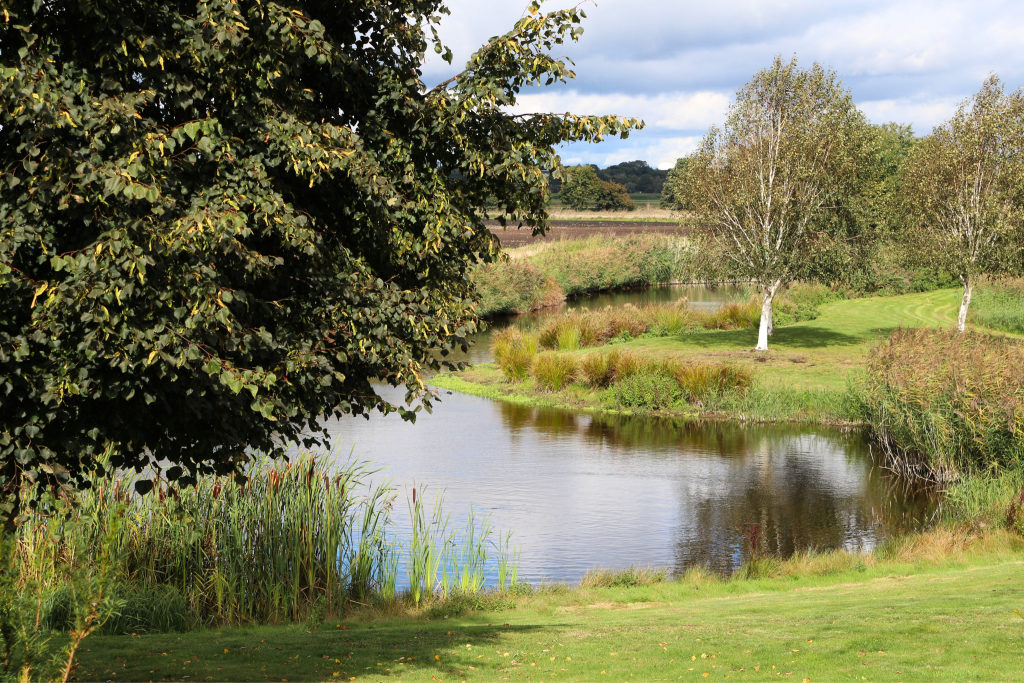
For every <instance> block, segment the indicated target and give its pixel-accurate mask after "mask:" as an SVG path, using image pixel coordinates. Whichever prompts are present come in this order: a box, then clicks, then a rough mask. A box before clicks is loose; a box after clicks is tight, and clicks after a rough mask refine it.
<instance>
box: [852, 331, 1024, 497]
mask: <svg viewBox="0 0 1024 683" xmlns="http://www.w3.org/2000/svg"><path fill="white" fill-rule="evenodd" d="M864 405H865V410H866V420H867V421H868V422H869V423H870V424H871V426H872V428H873V430H874V432H875V435H876V437H877V438H878V439H879V441H880V442H881V444H882V445H883V447H885V449H886V451H887V453H888V455H889V457H890V459H891V460H892V463H893V464H894V465H895V466H898V467H902V468H904V469H907V470H908V471H910V472H913V473H922V474H927V475H928V476H932V477H935V478H939V479H945V478H951V477H952V478H955V477H958V476H959V475H961V474H967V473H975V472H984V471H993V470H999V469H1003V468H1007V467H1013V466H1019V465H1021V464H1022V463H1024V348H1022V347H1021V345H1020V344H1019V343H1017V342H1015V341H1011V340H1008V339H1006V338H1003V337H996V336H993V335H986V334H979V333H973V332H966V333H964V334H958V333H957V332H955V331H953V330H942V331H936V330H931V329H919V330H905V329H899V330H896V331H895V332H893V333H892V334H891V335H890V337H889V339H888V340H887V341H885V342H884V343H882V344H880V345H879V346H877V347H875V348H874V349H872V351H871V354H870V356H869V359H868V367H867V379H866V382H865V385H864Z"/></svg>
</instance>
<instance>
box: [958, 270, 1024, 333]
mask: <svg viewBox="0 0 1024 683" xmlns="http://www.w3.org/2000/svg"><path fill="white" fill-rule="evenodd" d="M967 319H968V320H969V321H970V322H971V323H973V324H975V325H981V326H983V327H988V328H991V329H993V330H1002V331H1004V332H1012V333H1014V334H1024V278H1015V279H1011V280H1004V281H1002V282H992V283H985V284H983V285H981V286H979V287H978V290H977V291H976V292H975V294H974V296H973V297H972V299H971V307H970V309H968V315H967Z"/></svg>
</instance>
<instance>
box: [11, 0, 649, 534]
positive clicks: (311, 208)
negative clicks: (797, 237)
mask: <svg viewBox="0 0 1024 683" xmlns="http://www.w3.org/2000/svg"><path fill="white" fill-rule="evenodd" d="M447 13H448V11H447V9H446V8H445V6H444V4H443V2H442V0H395V1H393V2H387V3H379V2H375V1H372V0H348V1H343V2H327V1H326V0H304V1H303V2H297V1H289V0H278V1H276V2H257V3H238V2H233V1H232V0H208V1H205V2H196V1H195V0H193V1H191V2H189V1H187V0H177V1H176V0H170V1H169V2H161V3H153V2H144V1H143V0H122V1H120V2H116V3H115V2H100V3H96V2H87V1H86V0H52V1H50V2H45V3H41V2H38V1H33V0H7V1H5V2H4V4H3V16H2V17H0V22H2V23H0V231H2V238H0V487H2V488H3V490H4V492H5V493H6V494H11V493H14V492H16V491H17V490H18V489H19V487H20V486H22V484H23V483H25V482H26V481H36V480H41V481H43V482H46V483H50V484H57V483H60V482H63V481H67V480H68V479H72V480H75V479H77V478H78V477H79V476H80V475H81V474H82V473H83V472H84V471H86V470H88V469H89V468H93V467H95V466H96V463H97V459H98V458H100V456H104V457H106V458H109V463H110V464H111V465H112V466H114V467H119V468H125V467H134V468H136V469H141V468H143V467H145V466H151V467H156V468H158V469H160V468H161V467H163V468H166V469H164V471H163V474H162V476H165V477H166V478H168V479H170V480H178V481H180V482H182V483H188V482H190V481H191V480H194V478H195V477H196V476H198V475H200V474H204V473H211V472H219V473H229V472H237V471H239V469H240V467H241V466H242V463H243V462H244V460H245V458H246V450H247V449H249V448H255V449H261V450H265V451H279V449H280V448H281V447H282V444H284V443H287V442H289V441H294V440H302V441H304V442H305V443H307V444H310V441H309V440H310V439H311V438H313V437H314V436H315V435H316V434H318V433H324V432H323V431H322V430H323V421H324V420H325V419H326V418H329V417H332V416H343V415H364V414H367V412H368V411H370V410H374V409H376V410H380V411H383V412H389V411H398V412H400V413H401V414H402V415H403V416H404V417H406V418H409V419H411V418H413V417H414V413H415V411H416V410H419V407H420V406H417V407H415V408H413V404H415V403H416V402H417V401H419V402H420V404H421V405H422V406H423V407H426V408H427V409H429V407H430V394H429V393H428V392H427V391H426V389H425V387H424V385H423V383H422V381H421V377H420V373H421V371H422V370H423V369H424V368H437V367H438V361H437V360H435V357H434V355H433V353H432V351H434V350H436V349H438V348H440V349H442V350H443V351H442V353H447V352H448V351H449V350H451V349H453V348H455V347H459V346H464V345H465V344H466V336H467V335H468V334H469V333H471V332H473V331H474V330H475V329H476V328H475V323H474V309H473V306H474V302H473V291H472V288H471V284H470V280H469V277H468V273H469V269H470V268H471V267H472V266H473V265H474V264H476V263H478V262H489V261H493V260H494V259H496V258H498V256H499V251H498V245H497V243H496V241H495V240H494V239H493V237H492V236H491V234H490V232H489V231H488V229H487V228H486V227H485V226H484V223H483V219H484V212H483V208H482V207H483V206H484V204H485V203H486V202H487V201H496V202H497V203H498V205H499V207H500V209H501V212H502V213H503V215H505V216H507V217H508V218H509V219H510V220H512V221H520V222H522V223H525V224H526V225H527V226H529V227H531V228H533V229H534V230H535V231H536V232H543V231H544V230H545V227H546V213H545V210H544V191H545V185H546V181H545V178H544V173H543V171H544V170H549V171H553V172H555V173H557V172H558V170H557V169H558V168H559V167H560V166H559V160H558V157H557V154H556V152H555V147H556V146H557V145H558V144H560V143H563V142H567V141H597V140H600V139H601V138H602V137H604V136H608V135H616V134H619V135H623V136H625V135H626V134H627V133H628V131H629V130H630V129H631V128H634V127H637V126H639V125H642V124H640V123H639V122H637V121H636V120H633V119H629V120H626V119H622V118H618V117H590V116H575V115H572V114H564V115H552V114H544V113H536V114H519V115H512V114H509V113H508V110H509V107H510V106H511V105H513V104H514V103H515V101H516V97H517V95H518V94H519V92H520V91H521V89H522V88H524V87H528V86H532V85H544V84H551V83H553V82H558V81H564V80H566V79H568V78H572V77H573V76H574V74H573V72H572V71H571V70H570V69H569V67H568V66H567V65H566V63H565V62H563V61H560V60H558V59H556V58H554V57H552V56H551V55H550V54H549V52H548V51H549V50H550V49H551V48H553V47H554V46H556V45H558V44H560V43H563V42H565V41H574V40H577V39H578V38H579V36H580V34H581V33H582V31H583V29H582V28H581V26H580V22H581V20H582V19H583V18H584V16H585V15H584V13H583V12H581V11H579V10H578V9H568V10H560V11H554V12H547V13H545V12H542V11H541V8H540V4H539V3H538V2H534V3H533V4H531V5H530V6H529V8H528V10H527V11H526V12H524V15H523V18H522V19H521V20H520V21H519V22H518V23H517V24H516V25H515V27H514V28H513V29H512V30H511V31H510V32H509V33H506V34H504V35H501V36H497V37H495V38H492V39H491V40H490V41H488V43H487V44H486V45H484V46H483V47H482V48H480V50H478V51H477V52H476V53H475V54H474V55H473V56H472V57H471V58H470V60H469V62H468V63H467V64H466V66H465V69H464V70H463V71H462V72H461V73H459V74H458V75H456V76H454V77H453V78H451V79H450V80H448V81H446V82H444V83H441V84H439V85H437V86H436V87H433V88H428V87H426V86H425V84H424V83H423V81H422V80H421V74H422V65H423V62H424V59H425V56H426V54H427V51H428V50H431V49H433V50H434V51H435V52H437V53H440V54H442V55H443V56H444V57H445V58H446V59H448V60H449V61H450V59H451V53H450V51H449V50H447V48H445V47H444V46H443V45H442V44H441V43H440V42H439V40H438V38H437V33H436V25H437V24H438V22H439V21H440V20H441V18H442V16H443V15H444V14H447ZM374 378H377V379H379V380H382V381H384V382H387V383H389V384H391V385H394V386H401V385H404V386H405V387H406V388H407V390H408V393H407V396H406V398H407V403H406V405H397V406H396V405H391V404H389V403H388V402H386V401H385V400H383V399H382V398H381V397H380V396H379V395H378V394H377V393H376V392H375V391H374V387H373V385H372V384H371V379H374ZM168 465H169V466H168ZM141 488H142V489H145V485H143V486H142V487H141ZM7 500H8V507H7V509H6V512H7V514H8V516H11V515H13V514H16V512H17V509H16V506H17V504H18V502H17V499H16V497H15V498H14V499H13V502H10V501H11V500H12V499H11V498H10V495H8V498H7Z"/></svg>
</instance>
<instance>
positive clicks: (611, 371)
mask: <svg viewBox="0 0 1024 683" xmlns="http://www.w3.org/2000/svg"><path fill="white" fill-rule="evenodd" d="M618 358H619V353H618V351H611V352H609V353H591V354H588V355H586V356H584V357H583V359H582V360H581V361H580V379H581V380H582V381H583V383H584V384H586V385H587V386H590V387H594V388H595V389H606V388H608V386H609V385H610V384H611V383H612V381H613V380H614V379H615V364H616V362H617V361H618Z"/></svg>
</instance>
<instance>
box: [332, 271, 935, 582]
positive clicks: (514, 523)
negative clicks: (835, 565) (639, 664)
mask: <svg viewBox="0 0 1024 683" xmlns="http://www.w3.org/2000/svg"><path fill="white" fill-rule="evenodd" d="M673 294H674V295H675V296H677V297H678V296H680V295H685V294H682V290H681V288H680V289H679V290H677V291H676V292H674V293H673V292H671V291H669V292H649V293H647V294H646V296H648V297H656V296H663V297H666V299H664V300H668V296H671V295H673ZM692 294H693V292H692V291H691V292H689V295H691V296H692ZM618 296H621V295H618ZM714 296H717V297H718V300H719V301H721V296H722V294H721V293H719V294H717V295H714ZM609 299H610V300H608V299H606V300H605V301H602V302H600V303H598V302H593V301H591V302H589V303H591V304H593V305H596V306H603V305H609V304H614V303H615V300H614V299H611V298H610V297H609ZM705 300H706V301H708V300H710V301H709V303H713V299H712V295H707V296H706V297H705ZM620 301H621V299H620ZM633 301H635V299H633ZM577 305H578V304H577ZM481 356H482V354H481ZM382 391H383V392H384V393H385V395H386V396H387V397H388V398H389V399H390V400H392V401H399V400H401V398H402V396H403V395H404V393H403V391H400V390H392V389H390V388H388V387H385V388H383V389H382ZM442 399H443V402H442V403H441V404H440V405H437V406H436V407H435V410H434V413H433V414H432V415H426V414H422V413H421V415H420V417H419V419H418V421H417V423H416V424H415V425H412V424H408V423H405V422H403V421H402V420H401V419H400V418H399V417H397V416H394V415H392V416H388V417H381V416H379V415H374V416H372V417H371V418H370V419H369V420H362V419H349V420H341V421H334V422H332V423H331V424H330V425H329V428H330V430H331V432H332V434H333V436H334V437H335V441H336V443H338V444H341V447H342V448H343V449H344V451H346V452H347V450H348V448H350V447H351V448H352V452H353V454H354V455H355V457H358V458H365V459H369V460H372V461H374V462H375V463H377V464H379V465H381V466H385V467H386V468H387V469H386V470H385V471H384V472H383V473H381V474H380V475H378V476H379V477H388V478H391V479H392V480H393V482H394V484H395V485H396V486H397V487H398V488H399V491H400V494H399V499H398V501H397V502H396V506H395V517H396V520H397V522H398V525H399V528H400V529H406V528H408V510H407V507H406V503H405V499H406V498H407V496H408V494H409V492H410V491H411V488H412V487H413V486H417V487H422V485H423V484H427V485H428V486H429V488H428V499H431V498H432V494H430V490H431V489H432V490H435V491H436V490H443V491H444V495H445V507H446V509H448V510H450V511H452V512H453V516H455V517H457V516H459V515H460V514H464V513H465V511H466V510H468V508H469V505H470V504H471V503H472V504H473V506H474V507H475V509H476V510H478V511H482V512H487V513H490V514H491V515H492V519H493V522H494V525H495V527H496V528H498V529H512V530H514V532H515V536H514V539H515V541H516V543H518V544H519V546H520V547H521V549H522V560H521V564H520V578H521V579H524V580H527V581H530V582H534V583H536V582H541V581H567V582H575V581H578V580H579V579H580V578H581V577H582V576H583V574H584V573H586V571H587V570H588V569H592V568H596V567H605V568H625V567H628V566H630V565H636V566H648V565H651V566H659V567H668V568H670V569H672V570H674V571H676V572H681V571H683V570H685V569H686V568H688V567H691V566H706V567H709V568H712V569H714V570H718V571H722V572H728V571H731V570H733V569H735V568H737V567H738V566H739V565H740V564H741V563H742V562H743V561H745V559H746V558H747V554H748V551H749V548H750V540H751V538H753V537H760V539H761V540H760V541H759V543H760V545H761V548H762V549H763V550H766V551H769V552H772V553H777V554H780V555H783V556H785V555H789V554H791V553H793V552H794V551H798V550H806V549H826V548H847V549H850V550H870V549H872V548H874V547H875V546H876V545H877V544H878V543H879V542H881V541H882V540H884V539H885V538H886V537H888V536H890V535H892V534H896V533H901V532H905V531H908V530H911V529H915V528H919V527H920V526H921V525H923V524H925V523H926V522H927V521H928V520H930V518H931V517H932V516H933V515H934V513H935V502H934V500H933V498H932V497H930V496H929V495H928V492H927V491H926V490H923V489H920V488H915V487H914V486H912V485H910V484H908V483H906V482H904V481H902V480H900V479H898V478H897V477H895V476H894V475H891V474H890V473H888V472H886V471H885V470H883V469H881V468H880V467H878V465H877V464H876V463H875V462H874V461H873V459H872V456H871V453H870V450H869V446H868V443H867V440H866V438H865V436H864V435H863V434H862V433H861V432H859V431H857V430H852V431H842V430H837V429H828V428H818V427H803V426H779V425H771V426H766V425H741V424H737V423H732V422H706V423H696V422H685V421H682V420H672V419H665V418H650V417H646V418H645V417H629V416H601V415H588V414H581V413H574V412H570V411H566V410H558V409H550V408H532V407H525V406H518V405H513V404H508V403H502V402H495V401H490V400H487V399H482V398H477V397H473V396H467V395H463V394H448V393H447V392H445V393H444V394H443V395H442ZM421 490H422V489H421Z"/></svg>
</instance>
